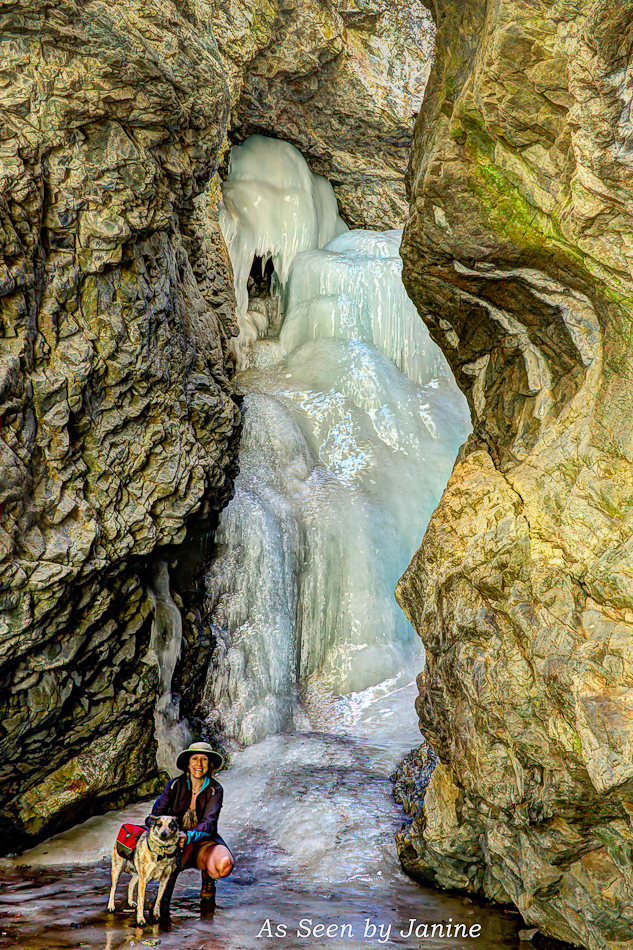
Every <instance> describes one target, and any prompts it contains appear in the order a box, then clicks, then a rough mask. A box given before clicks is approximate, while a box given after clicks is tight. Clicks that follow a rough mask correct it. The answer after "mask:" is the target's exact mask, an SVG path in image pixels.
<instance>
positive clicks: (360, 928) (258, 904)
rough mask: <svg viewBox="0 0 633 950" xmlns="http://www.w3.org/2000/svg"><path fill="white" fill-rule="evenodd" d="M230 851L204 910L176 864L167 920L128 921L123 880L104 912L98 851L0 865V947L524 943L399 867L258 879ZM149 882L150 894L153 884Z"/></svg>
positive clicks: (106, 949) (449, 949)
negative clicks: (31, 864) (322, 880)
mask: <svg viewBox="0 0 633 950" xmlns="http://www.w3.org/2000/svg"><path fill="white" fill-rule="evenodd" d="M245 858H246V860H245ZM238 859H239V865H238V868H237V869H236V871H235V873H234V875H233V876H232V877H231V878H230V879H228V880H226V881H221V882H220V883H219V884H218V901H217V907H216V910H215V913H211V914H209V913H203V914H201V910H200V903H199V894H200V875H199V873H198V872H196V871H186V872H184V873H183V874H182V875H181V876H180V878H179V880H178V885H177V887H176V890H175V893H174V899H173V902H172V920H171V925H170V926H168V927H166V926H165V925H159V924H158V923H156V924H151V923H150V924H148V925H147V926H146V927H143V928H137V927H136V926H135V925H134V922H133V917H132V912H131V911H128V910H126V908H125V893H126V891H125V886H124V885H123V884H121V885H120V886H119V889H118V892H117V911H116V913H115V914H108V913H107V911H106V904H107V899H108V891H109V887H110V875H109V869H108V864H107V862H105V861H102V862H100V863H99V864H98V865H95V866H92V867H87V868H86V867H81V868H76V867H71V868H68V867H63V868H57V867H46V868H9V869H6V868H5V869H2V871H0V875H1V877H2V882H1V884H0V950H5V948H6V950H9V948H11V950H13V948H15V947H19V948H21V950H22V948H23V950H62V948H63V950H70V948H72V950H75V948H80V947H86V948H89V950H97V948H98V950H119V948H123V947H137V948H139V950H140V948H141V947H160V948H161V950H215V948H218V950H220V948H221V950H253V948H256V947H261V948H262V950H269V948H271V947H282V948H285V950H297V948H305V947H310V948H326V947H328V948H336V950H355V948H359V947H369V946H377V947H380V946H391V947H407V948H418V947H423V948H428V950H462V948H469V950H502V948H507V950H518V948H519V947H523V948H525V947H526V946H529V945H528V944H525V943H520V942H519V939H518V936H517V934H518V930H519V928H520V926H522V924H521V918H520V917H519V916H518V914H516V913H514V912H512V911H504V910H503V909H500V908H496V907H491V906H486V905H480V904H478V903H476V902H471V901H470V899H469V898H466V899H464V898H462V897H459V896H450V895H447V894H443V893H440V892H437V891H432V890H429V889H426V888H421V887H419V886H418V885H417V884H415V883H414V882H412V881H410V880H408V878H406V877H405V876H404V875H403V876H402V879H401V880H400V881H399V882H395V881H389V882H388V883H386V884H382V883H381V882H374V883H373V884H370V885H368V886H364V887H358V886H345V885H343V886H341V885H337V886H332V887H331V888H328V887H322V888H315V887H314V886H309V887H306V888H305V889H302V888H301V887H299V886H297V884H296V883H295V882H287V881H284V880H277V881H273V880H270V877H268V879H267V880H266V882H265V883H261V882H259V881H258V880H256V879H255V877H254V875H253V870H254V869H253V868H252V867H249V866H248V858H247V856H243V855H238ZM125 885H127V877H126V878H125ZM151 887H152V894H153V893H154V891H153V888H154V887H155V885H152V886H151ZM148 906H149V901H148ZM412 920H413V921H415V923H414V925H413V932H411V921H412ZM267 921H268V924H267ZM442 922H443V927H444V930H443V933H444V934H446V933H447V932H448V933H450V934H451V937H449V938H446V937H444V938H441V937H440V936H439V933H440V932H442V931H439V928H437V927H436V930H435V937H432V936H430V934H431V933H432V927H431V926H429V927H428V929H427V933H428V934H429V936H427V937H424V936H423V934H424V928H423V927H421V925H423V924H424V923H427V924H429V925H432V924H433V923H435V924H438V925H439V924H442ZM456 923H461V924H463V925H464V927H465V929H466V932H467V933H468V932H470V933H473V937H466V938H465V939H464V938H463V937H462V936H459V937H458V938H456V939H455V938H453V937H452V933H453V931H452V930H451V931H449V930H448V929H447V928H448V927H449V926H450V925H451V924H452V925H455V924H456ZM477 924H479V925H481V933H480V934H479V935H478V936H474V935H475V934H477V929H476V926H475V928H474V929H472V930H471V928H473V925H477ZM373 928H376V929H375V930H374V929H373ZM389 928H390V929H389ZM416 928H418V934H419V936H418V937H417V938H416V937H415V929H416ZM328 930H329V936H328ZM284 931H285V935H284ZM461 932H462V931H460V933H461ZM350 933H351V937H350ZM258 934H260V936H258ZM269 934H270V935H272V936H269ZM275 934H279V936H275Z"/></svg>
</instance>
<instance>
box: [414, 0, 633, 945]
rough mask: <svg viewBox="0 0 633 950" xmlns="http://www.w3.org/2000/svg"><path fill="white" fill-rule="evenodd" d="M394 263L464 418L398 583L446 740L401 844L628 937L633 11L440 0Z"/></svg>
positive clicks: (482, 884) (508, 896)
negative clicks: (462, 396) (468, 427)
mask: <svg viewBox="0 0 633 950" xmlns="http://www.w3.org/2000/svg"><path fill="white" fill-rule="evenodd" d="M433 12H434V16H435V18H436V21H437V26H438V44H437V49H438V58H437V61H436V64H435V67H434V71H433V74H432V77H431V81H430V85H429V89H428V90H427V97H426V100H425V105H424V108H423V110H422V113H421V115H420V118H419V120H418V123H417V127H416V139H415V147H414V152H413V157H412V163H411V168H410V173H409V184H410V197H411V218H410V221H409V223H408V225H407V228H406V232H405V237H404V243H403V248H402V254H403V257H404V261H405V271H404V279H405V283H406V285H407V287H408V289H409V292H410V293H411V295H412V297H413V298H414V300H415V301H416V303H417V304H418V306H419V309H420V311H421V312H422V313H423V315H424V319H425V320H426V322H427V323H428V325H429V327H430V328H431V332H432V335H433V337H434V339H435V340H436V341H437V342H438V343H439V344H440V345H441V346H442V349H443V350H444V352H445V353H446V355H447V357H448V359H449V360H450V361H451V365H452V367H453V370H454V372H455V375H456V378H457V380H458V382H459V384H460V386H461V387H462V389H463V390H464V392H466V393H467V395H468V398H469V401H470V405H471V409H472V416H473V423H474V435H473V436H472V437H471V439H470V440H469V443H468V444H467V445H466V446H465V447H464V448H463V449H462V451H461V453H460V457H459V459H458V463H457V464H456V467H455V470H454V473H453V476H452V478H451V480H450V482H449V485H448V488H447V490H446V492H445V494H444V496H443V498H442V501H441V503H440V505H439V507H438V509H437V511H436V512H435V515H434V517H433V519H432V521H431V523H430V525H429V528H428V531H427V534H426V536H425V539H424V542H423V544H422V547H421V548H420V550H419V552H418V553H417V555H416V556H415V557H414V558H413V560H412V562H411V565H410V566H409V569H408V571H407V573H406V574H405V575H404V577H403V578H402V580H401V582H400V585H399V588H398V597H399V600H400V602H401V604H402V606H403V607H404V609H405V611H406V612H407V614H408V615H409V617H410V618H411V620H412V622H413V624H414V625H415V627H416V629H417V630H418V631H419V632H420V635H421V637H422V639H423V641H424V643H425V646H426V649H427V652H428V665H427V669H426V671H425V672H424V673H423V674H422V676H421V677H420V679H419V685H420V698H419V702H418V712H419V716H420V722H421V727H422V731H423V733H424V735H425V736H426V737H427V739H428V740H429V743H430V745H431V746H432V748H433V749H434V750H435V752H436V753H437V755H438V756H439V759H440V764H439V765H438V767H437V768H436V770H435V772H434V774H433V777H432V779H431V781H430V784H429V787H428V789H427V791H426V798H425V803H424V807H423V808H422V809H420V811H419V813H418V815H417V816H416V818H415V820H414V822H413V825H412V827H411V828H410V829H409V830H408V832H406V833H403V834H402V835H401V836H400V840H399V846H400V853H401V856H402V858H403V861H404V863H405V865H406V867H407V868H408V869H409V870H410V871H411V872H412V873H414V874H416V875H418V876H419V877H422V878H423V879H424V880H427V881H432V882H433V883H437V884H439V885H441V886H443V887H460V888H466V889H468V890H471V891H473V892H477V893H481V894H484V895H486V896H488V897H492V898H494V899H496V900H503V901H512V902H514V903H515V904H516V905H517V907H518V908H519V909H520V911H521V913H522V914H523V917H524V919H525V920H526V921H527V922H528V923H529V924H530V925H533V926H536V927H539V928H541V929H542V930H544V931H546V932H547V933H549V934H552V935H554V936H555V937H558V938H560V939H563V940H567V941H570V942H574V943H581V944H583V945H585V946H587V947H591V948H606V947H609V948H616V947H617V948H620V947H624V946H625V945H627V946H629V945H630V941H631V940H632V939H633V873H632V864H631V848H632V846H633V542H632V541H631V538H632V536H633V530H632V529H633V523H632V522H633V518H632V511H633V509H632V500H633V469H632V464H631V463H632V460H633V428H632V426H631V418H632V416H633V383H632V382H631V380H632V379H633V372H632V370H633V365H632V362H633V350H632V347H631V326H632V316H633V226H632V218H633V188H632V186H633V127H632V125H631V115H630V106H631V90H632V88H633V80H632V75H633V73H632V69H633V66H632V60H631V53H630V50H631V39H632V36H633V8H632V7H631V5H630V4H616V3H613V2H607V0H595V2H590V0H575V2H571V3H569V2H553V3H551V2H545V0H536V2H534V3H530V4H517V3H515V2H513V0H500V2H496V3H492V2H491V0H465V2H463V3H460V4H453V3H448V2H445V0H435V2H434V4H433Z"/></svg>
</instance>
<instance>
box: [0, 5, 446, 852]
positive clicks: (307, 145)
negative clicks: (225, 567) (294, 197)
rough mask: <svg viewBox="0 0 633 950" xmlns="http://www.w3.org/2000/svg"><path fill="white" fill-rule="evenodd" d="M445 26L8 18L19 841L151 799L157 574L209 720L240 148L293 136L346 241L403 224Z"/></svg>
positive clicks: (221, 13) (2, 15)
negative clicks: (230, 163) (204, 586)
mask: <svg viewBox="0 0 633 950" xmlns="http://www.w3.org/2000/svg"><path fill="white" fill-rule="evenodd" d="M411 31H412V35H413V36H414V40H413V42H412V44H411V48H410V49H409V44H408V39H407V38H408V35H409V33H410V32H411ZM431 35H432V25H431V21H430V17H429V15H428V13H427V12H426V11H423V10H422V7H421V6H416V5H415V4H414V5H413V6H412V7H411V8H410V10H409V11H408V12H407V13H406V14H405V13H402V12H399V9H398V4H396V3H395V2H390V0H364V2H358V3H347V2H346V0H337V2H335V3H330V2H329V0H321V2H317V0H296V2H293V0H279V2H271V0H257V2H255V3H253V2H248V0H218V2H211V0H183V2H181V0H178V2H176V0H173V2H172V0H125V2H122V0H108V2H106V0H90V2H80V0H20V2H18V0H0V48H1V51H2V56H1V69H2V72H1V80H0V114H1V117H2V134H1V136H0V179H1V181H2V188H1V189H0V240H1V242H2V251H1V258H0V579H1V587H0V598H1V599H0V684H1V685H0V690H1V692H0V830H1V831H2V834H3V850H5V851H6V850H13V849H15V848H22V847H25V846H27V845H28V844H29V842H32V841H34V840H36V839H38V838H41V837H43V836H45V835H46V834H50V833H51V832H52V831H54V830H57V829H59V828H60V827H63V826H65V825H68V824H71V823H72V822H73V821H76V820H79V819H81V818H85V817H88V816H89V815H90V814H92V813H94V812H95V811H100V810H103V809H105V808H108V807H114V806H118V805H123V804H125V802H126V801H128V800H130V799H131V798H134V797H138V796H141V795H149V794H151V793H152V791H153V790H154V788H155V787H156V785H157V783H158V784H160V777H159V775H158V770H157V767H156V761H155V754H156V740H155V736H154V727H153V711H154V706H155V703H156V699H157V688H158V670H157V666H156V662H155V661H153V660H152V656H151V653H148V651H149V646H150V638H151V626H152V611H153V600H152V583H153V579H154V577H155V576H156V572H157V569H158V565H159V562H161V561H167V563H168V564H169V568H170V576H171V584H172V596H173V597H174V600H175V602H176V603H177V604H178V606H179V607H180V608H181V613H182V617H183V655H182V657H181V661H180V664H179V666H178V668H177V669H176V678H175V681H174V683H175V689H176V690H177V691H178V692H179V693H180V694H181V696H182V701H181V710H182V711H183V712H184V713H185V714H186V715H187V716H189V717H190V718H192V720H193V723H194V727H195V728H196V729H197V730H199V728H200V727H201V723H199V722H196V720H195V717H194V716H193V713H194V711H195V703H196V700H197V698H198V695H199V692H200V689H201V687H202V684H203V683H204V678H205V674H206V660H207V655H208V652H209V649H210V647H211V645H212V640H213V630H212V629H211V626H210V625H209V623H208V622H205V621H204V619H203V615H202V609H201V602H200V598H201V596H202V594H201V583H200V580H201V575H202V570H203V568H204V564H205V560H206V558H207V557H208V556H209V553H210V551H211V549H212V538H213V530H214V527H215V523H216V518H217V513H218V511H219V510H220V509H221V508H222V506H223V505H224V504H225V503H226V501H227V500H228V498H229V497H230V493H231V490H232V479H233V477H234V474H235V468H236V447H237V438H238V436H239V425H240V414H239V408H238V403H239V399H238V398H237V397H236V395H235V392H234V389H233V386H232V383H231V376H232V372H233V366H232V363H231V361H230V359H229V355H228V354H229V351H230V348H229V341H230V338H231V335H232V334H233V332H234V306H235V301H234V294H233V287H232V274H231V269H230V263H229V261H228V257H227V255H226V251H225V248H224V244H223V241H222V238H221V235H220V232H219V228H218V224H217V212H216V208H217V203H218V201H219V197H220V181H219V177H218V174H217V171H216V169H217V168H218V165H219V164H220V163H221V162H222V161H223V160H225V159H226V154H227V149H228V143H229V139H228V133H229V132H230V135H231V137H232V138H233V139H235V138H240V137H242V138H243V137H244V136H245V135H246V134H248V133H249V132H251V131H258V132H261V133H264V134H269V135H274V136H279V137H282V138H287V139H289V140H291V141H293V142H294V144H296V145H298V146H299V147H300V148H302V149H303V150H304V151H305V153H306V157H307V159H308V161H309V163H310V164H311V166H312V167H313V168H314V170H316V171H320V172H322V173H323V174H326V175H328V176H329V177H333V178H334V179H335V184H337V190H338V193H339V197H340V198H341V201H342V203H343V208H344V212H345V214H346V217H347V220H348V222H349V223H350V224H351V225H352V226H355V225H356V226H358V225H363V224H368V223H369V224H372V225H376V226H381V227H393V226H396V225H397V224H399V223H401V222H402V219H403V217H404V214H405V213H406V202H405V196H404V187H403V184H402V176H403V172H404V168H405V165H406V159H407V154H408V149H409V147H410V143H411V141H412V135H413V116H414V113H416V112H417V109H418V108H419V105H420V101H421V98H422V91H423V87H424V83H425V81H426V76H427V74H428V71H429V49H430V37H431Z"/></svg>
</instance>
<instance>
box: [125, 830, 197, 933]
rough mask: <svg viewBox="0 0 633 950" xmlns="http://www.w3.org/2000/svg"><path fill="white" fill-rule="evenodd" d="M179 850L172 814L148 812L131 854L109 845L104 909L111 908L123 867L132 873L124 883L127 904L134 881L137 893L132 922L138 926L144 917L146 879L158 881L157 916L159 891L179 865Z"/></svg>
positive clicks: (158, 911) (163, 889) (160, 898)
mask: <svg viewBox="0 0 633 950" xmlns="http://www.w3.org/2000/svg"><path fill="white" fill-rule="evenodd" d="M181 855H182V851H181V849H180V846H179V843H178V821H177V819H176V818H174V817H173V816H172V815H159V816H152V817H151V818H150V819H149V828H148V830H147V831H145V832H143V834H142V835H141V837H140V838H139V840H138V844H137V845H136V847H135V848H134V852H133V853H132V857H131V858H129V859H128V858H124V857H122V856H121V855H120V854H119V852H118V850H117V846H116V842H115V844H114V847H113V849H112V887H111V888H110V900H109V902H108V910H109V911H110V912H112V911H113V910H114V892H115V891H116V886H117V884H118V882H119V878H120V877H121V872H122V871H126V872H127V873H128V874H131V875H132V880H131V881H130V883H129V884H128V889H127V902H128V907H134V903H133V900H132V895H133V894H134V888H135V886H136V883H137V881H138V895H137V902H136V923H137V924H138V925H139V926H140V927H142V926H143V925H144V924H145V923H146V922H147V921H146V920H145V890H146V888H147V885H148V883H149V882H150V881H159V882H160V883H159V885H158V894H157V895H156V902H155V903H154V909H153V915H154V918H158V916H159V914H160V909H161V901H162V899H163V894H164V893H165V889H166V888H167V884H168V882H169V879H170V877H172V875H175V874H176V873H177V871H178V869H179V867H180V858H181Z"/></svg>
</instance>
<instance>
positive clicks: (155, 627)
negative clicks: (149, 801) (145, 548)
mask: <svg viewBox="0 0 633 950" xmlns="http://www.w3.org/2000/svg"><path fill="white" fill-rule="evenodd" d="M150 596H151V598H152V601H153V605H154V620H153V622H152V634H151V639H150V644H149V650H148V652H147V655H146V657H145V660H146V662H147V663H151V664H153V665H155V666H156V667H157V669H158V698H157V700H156V706H155V707H154V729H155V734H156V742H157V744H158V749H157V751H156V764H157V766H158V768H159V769H164V770H165V771H166V772H169V774H170V775H177V774H178V772H177V770H176V767H175V763H176V756H177V755H178V753H179V752H181V751H182V749H184V748H186V747H187V745H188V744H189V742H190V741H191V738H192V737H191V733H190V731H189V728H188V725H187V723H186V721H185V720H180V719H179V704H178V701H177V700H174V699H173V697H172V694H171V684H172V679H173V675H174V670H175V668H176V663H177V662H178V659H179V657H180V649H181V646H182V618H181V616H180V611H179V610H178V607H177V606H176V604H175V603H174V601H173V599H172V596H171V594H170V592H169V570H168V568H167V564H166V563H165V562H164V561H159V562H158V565H157V567H156V572H155V574H154V578H153V583H152V589H151V590H150Z"/></svg>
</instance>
